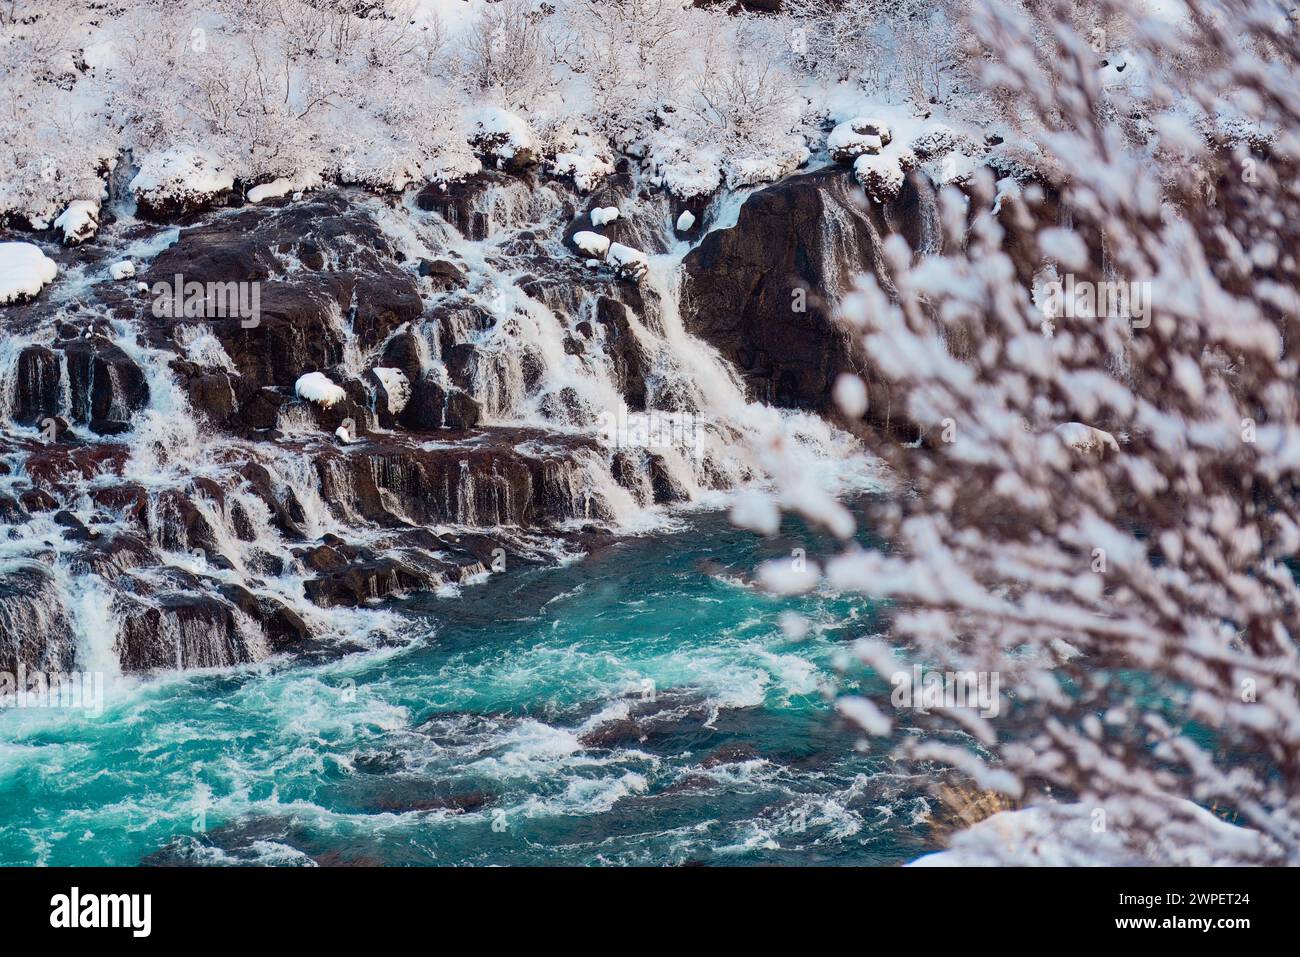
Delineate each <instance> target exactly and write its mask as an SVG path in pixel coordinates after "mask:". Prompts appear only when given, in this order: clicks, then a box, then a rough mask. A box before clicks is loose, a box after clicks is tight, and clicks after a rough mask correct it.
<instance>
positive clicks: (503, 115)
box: [468, 106, 537, 168]
mask: <svg viewBox="0 0 1300 957" xmlns="http://www.w3.org/2000/svg"><path fill="white" fill-rule="evenodd" d="M469 128H470V134H469V138H468V139H469V145H470V146H471V147H472V148H473V149H474V150H475V151H477V152H479V153H484V154H486V155H487V156H490V157H492V158H493V159H496V160H497V161H499V162H500V163H502V164H503V165H506V166H509V167H512V168H520V167H524V166H531V165H532V164H534V163H536V162H537V147H536V145H535V141H534V139H533V132H532V130H531V129H529V127H528V124H527V123H525V122H524V121H523V120H522V119H521V118H520V117H518V116H516V115H515V114H513V113H510V112H507V111H506V110H503V109H501V108H500V107H496V106H485V107H483V108H482V109H480V110H478V111H477V112H476V113H474V114H473V116H471V117H470V118H469Z"/></svg>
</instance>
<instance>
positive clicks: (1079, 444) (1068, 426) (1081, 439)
mask: <svg viewBox="0 0 1300 957" xmlns="http://www.w3.org/2000/svg"><path fill="white" fill-rule="evenodd" d="M1053 431H1054V432H1056V434H1057V435H1058V436H1059V437H1060V439H1061V441H1062V442H1064V443H1065V444H1066V445H1068V446H1069V447H1070V448H1071V449H1073V450H1074V451H1075V452H1078V453H1080V454H1081V455H1091V454H1093V453H1096V454H1098V455H1104V454H1105V452H1106V449H1110V450H1111V451H1112V452H1118V451H1119V443H1118V442H1117V441H1115V436H1113V435H1111V434H1110V433H1109V432H1107V431H1105V430H1104V429H1098V428H1094V427H1093V426H1091V425H1084V424H1083V423H1082V422H1062V423H1061V424H1060V425H1058V426H1056V428H1055V429H1054V430H1053Z"/></svg>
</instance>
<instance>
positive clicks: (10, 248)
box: [0, 243, 59, 306]
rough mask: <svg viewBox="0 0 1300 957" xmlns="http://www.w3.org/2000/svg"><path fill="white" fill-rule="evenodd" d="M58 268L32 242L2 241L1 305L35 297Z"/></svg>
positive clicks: (56, 272) (0, 250)
mask: <svg viewBox="0 0 1300 957" xmlns="http://www.w3.org/2000/svg"><path fill="white" fill-rule="evenodd" d="M58 272H59V267H58V266H57V265H56V264H55V262H54V260H53V259H51V258H50V257H48V256H46V255H45V253H43V252H41V250H40V247H39V246H33V245H32V244H31V243H0V306H3V305H6V304H8V303H16V302H26V301H27V300H28V299H33V298H35V297H36V296H37V295H38V294H39V293H40V291H41V289H42V288H44V286H45V284H46V283H50V282H53V281H54V277H55V276H56V275H58Z"/></svg>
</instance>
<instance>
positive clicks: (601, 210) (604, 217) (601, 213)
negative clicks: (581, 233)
mask: <svg viewBox="0 0 1300 957" xmlns="http://www.w3.org/2000/svg"><path fill="white" fill-rule="evenodd" d="M618 215H619V214H618V207H617V206H599V207H597V208H596V209H593V210H592V211H591V225H593V226H604V225H605V224H606V223H612V222H613V221H614V220H616V219H618Z"/></svg>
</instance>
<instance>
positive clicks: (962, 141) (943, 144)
mask: <svg viewBox="0 0 1300 957" xmlns="http://www.w3.org/2000/svg"><path fill="white" fill-rule="evenodd" d="M907 145H908V147H909V148H910V149H911V151H912V152H913V153H915V154H916V155H917V157H918V158H920V159H923V160H926V159H930V158H931V157H934V156H942V155H943V154H944V153H951V152H952V151H953V150H956V151H957V152H960V153H977V152H980V150H979V148H978V147H977V146H976V144H975V143H974V142H973V141H972V140H971V139H970V138H969V137H967V136H963V135H962V134H960V133H958V132H957V131H956V130H954V129H953V128H952V127H951V126H948V125H946V124H944V123H931V124H930V125H929V126H927V127H926V128H925V129H924V130H922V131H921V132H920V133H918V134H917V135H916V136H914V137H912V140H911V142H909V143H908V144H907Z"/></svg>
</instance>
